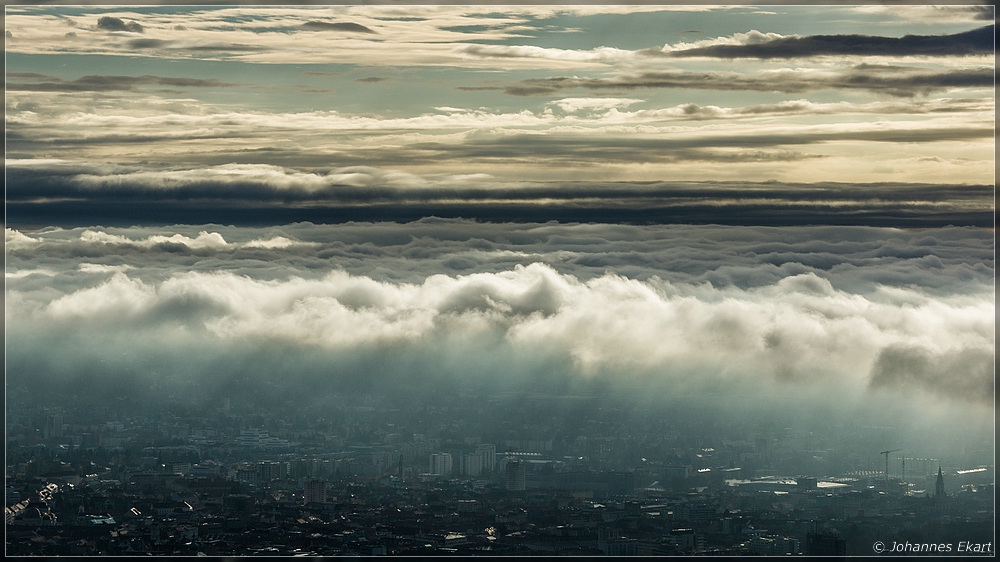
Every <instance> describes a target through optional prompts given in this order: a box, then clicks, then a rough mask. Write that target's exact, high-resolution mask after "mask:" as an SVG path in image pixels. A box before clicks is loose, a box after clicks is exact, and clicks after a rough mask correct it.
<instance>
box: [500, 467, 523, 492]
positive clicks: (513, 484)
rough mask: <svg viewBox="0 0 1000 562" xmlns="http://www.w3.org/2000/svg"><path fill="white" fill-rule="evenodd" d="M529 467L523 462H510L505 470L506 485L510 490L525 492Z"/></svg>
mask: <svg viewBox="0 0 1000 562" xmlns="http://www.w3.org/2000/svg"><path fill="white" fill-rule="evenodd" d="M526 472H527V466H526V464H525V463H524V462H522V461H510V462H508V463H507V467H506V469H505V470H504V484H505V485H506V487H507V489H508V490H511V491H518V492H523V491H524V488H525V473H526Z"/></svg>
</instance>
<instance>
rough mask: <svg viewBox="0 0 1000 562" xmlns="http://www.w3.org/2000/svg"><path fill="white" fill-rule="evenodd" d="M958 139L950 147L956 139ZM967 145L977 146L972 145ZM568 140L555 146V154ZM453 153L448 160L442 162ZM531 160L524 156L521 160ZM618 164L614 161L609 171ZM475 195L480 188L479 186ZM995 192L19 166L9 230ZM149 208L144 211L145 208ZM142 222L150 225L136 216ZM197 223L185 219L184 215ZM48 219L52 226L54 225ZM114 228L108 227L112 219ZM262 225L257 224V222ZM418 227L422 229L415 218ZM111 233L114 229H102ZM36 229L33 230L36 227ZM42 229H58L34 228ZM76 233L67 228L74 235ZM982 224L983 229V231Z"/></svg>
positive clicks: (269, 169)
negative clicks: (100, 219) (96, 223)
mask: <svg viewBox="0 0 1000 562" xmlns="http://www.w3.org/2000/svg"><path fill="white" fill-rule="evenodd" d="M955 134H956V133H955V132H954V131H952V132H949V133H948V135H950V136H948V135H946V136H945V137H943V138H963V137H960V136H959V137H956V136H955ZM968 134H970V135H971V134H972V133H971V132H970V133H968ZM922 136H923V137H925V139H924V140H932V139H934V138H939V137H936V136H933V135H931V134H930V133H921V132H909V133H907V132H903V131H899V132H892V131H876V132H871V133H869V132H862V133H860V134H859V133H842V134H840V135H833V134H829V135H817V136H816V137H814V138H812V139H801V138H797V137H792V136H787V137H785V136H774V137H772V138H767V137H766V136H763V135H762V136H756V137H747V138H746V139H745V141H744V142H745V148H744V149H742V150H738V151H733V150H730V149H728V148H724V147H727V146H734V145H738V144H739V143H736V142H734V141H733V140H732V139H727V140H722V139H718V140H713V139H700V140H695V141H679V140H671V139H635V138H624V137H622V138H618V139H601V141H600V142H598V143H589V142H588V141H586V140H585V139H576V138H568V139H565V138H558V137H551V136H548V137H544V136H542V137H538V138H521V137H518V136H512V137H504V138H501V139H491V140H485V141H481V140H474V141H473V140H470V141H467V142H465V143H463V144H462V145H461V146H458V147H455V146H450V145H449V146H446V147H438V146H434V145H429V146H423V147H422V150H423V151H424V154H425V155H426V154H433V153H434V152H436V151H440V152H441V153H442V154H441V155H438V156H435V159H438V160H440V159H442V158H445V156H447V157H448V158H457V159H461V160H464V161H476V160H481V159H482V160H485V159H493V158H503V159H506V160H507V161H510V160H512V159H514V158H519V157H525V158H526V157H528V155H532V156H531V157H533V158H539V157H547V158H553V159H563V160H570V159H576V160H580V161H585V160H586V159H587V158H588V155H590V154H592V153H593V154H597V153H605V154H606V153H609V152H615V153H618V154H620V156H619V160H620V161H622V162H639V161H650V160H651V159H653V156H650V154H657V155H661V156H660V158H677V159H685V160H691V159H699V158H701V159H704V160H710V159H711V160H715V161H731V160H735V159H744V160H747V159H756V160H758V161H759V160H765V159H774V160H779V159H781V160H787V159H794V158H801V156H800V155H799V154H797V153H794V152H789V151H782V150H776V149H774V148H772V147H773V146H775V145H783V144H790V143H806V142H828V141H829V140H833V139H837V138H862V139H866V140H869V141H874V142H878V141H894V140H896V139H903V138H905V139H907V140H908V141H911V142H912V141H915V140H920V139H921V137H922ZM553 139H557V140H558V142H553ZM445 153H446V154H445ZM522 155H523V156H522ZM602 158H603V160H604V161H607V160H608V158H607V156H603V157H602ZM477 184H478V185H477ZM992 196H993V191H992V186H990V185H948V186H942V185H937V184H906V183H897V184H892V183H883V184H879V185H878V186H877V189H873V188H872V186H871V185H870V184H869V185H865V186H857V185H852V184H837V183H812V184H796V183H778V182H767V183H748V182H737V183H727V182H636V183H629V182H586V181H578V182H551V183H550V182H534V183H511V184H507V185H504V184H500V185H497V183H496V182H495V180H494V179H493V178H491V177H489V176H486V175H482V174H478V175H476V174H473V175H468V174H465V175H456V176H451V175H441V174H435V175H428V176H421V175H416V174H412V173H408V172H403V171H399V170H391V169H380V168H372V167H367V166H354V167H346V168H336V169H332V170H329V171H326V172H302V171H296V170H289V169H284V168H281V167H277V166H265V165H224V166H217V167H211V168H197V169H182V170H160V171H136V170H122V169H117V168H114V167H111V168H107V167H92V166H82V167H74V166H72V165H67V164H48V165H45V164H44V163H40V164H36V163H33V162H31V161H26V162H25V163H21V162H16V161H10V162H8V188H7V206H8V221H9V222H8V223H9V224H12V225H21V224H74V223H75V224H80V222H79V221H84V224H86V221H90V220H96V217H95V218H88V217H90V215H89V214H88V213H91V212H97V211H98V210H100V209H104V210H105V211H107V210H108V209H112V208H114V209H119V208H120V209H121V211H122V212H123V213H124V214H121V215H118V211H116V212H114V213H112V216H119V217H120V219H121V220H123V221H129V220H133V221H139V222H147V221H150V220H153V221H155V222H161V221H177V222H193V221H192V220H191V219H192V218H193V217H204V218H206V219H207V218H210V217H211V216H220V217H223V216H224V217H226V220H227V221H234V222H236V223H240V222H241V221H243V220H249V221H251V222H253V221H258V220H261V219H260V218H259V217H263V216H266V215H267V214H268V213H272V214H274V215H275V216H277V217H284V218H285V219H290V220H321V217H326V218H325V219H322V220H326V221H328V220H332V219H333V217H343V218H341V219H339V220H350V219H349V218H347V217H350V216H352V215H353V216H354V217H356V218H362V217H364V218H368V219H369V220H400V219H401V217H408V218H407V219H406V220H414V219H416V218H420V217H421V216H428V215H437V216H453V217H454V216H464V217H478V218H480V219H482V220H550V219H554V220H570V221H600V222H613V221H618V220H621V221H626V222H645V221H658V222H695V223H705V222H711V223H722V224H817V223H828V224H864V223H865V222H866V221H867V222H869V224H884V225H888V224H895V225H911V226H915V225H925V226H930V225H935V224H937V225H941V224H972V225H982V226H986V225H988V224H992V218H991V217H992ZM140 203H141V204H140ZM136 212H140V214H139V215H137V214H135V213H136ZM188 213H190V215H189V216H188V217H187V218H186V219H185V218H184V217H185V216H186V214H188ZM44 217H47V218H44ZM105 217H107V215H105ZM252 217H257V218H252ZM409 217H412V218H409ZM104 220H107V219H104ZM25 221H28V222H27V223H25ZM34 221H48V222H42V223H37V222H34ZM66 221H69V222H68V223H67V222H66ZM984 221H985V222H984Z"/></svg>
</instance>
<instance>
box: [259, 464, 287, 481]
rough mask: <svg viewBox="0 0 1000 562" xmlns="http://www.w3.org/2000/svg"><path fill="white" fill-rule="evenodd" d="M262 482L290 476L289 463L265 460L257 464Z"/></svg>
mask: <svg viewBox="0 0 1000 562" xmlns="http://www.w3.org/2000/svg"><path fill="white" fill-rule="evenodd" d="M257 471H258V473H259V474H260V481H261V482H270V481H272V480H284V479H285V478H287V477H288V463H284V462H271V461H263V462H261V463H260V464H258V465H257Z"/></svg>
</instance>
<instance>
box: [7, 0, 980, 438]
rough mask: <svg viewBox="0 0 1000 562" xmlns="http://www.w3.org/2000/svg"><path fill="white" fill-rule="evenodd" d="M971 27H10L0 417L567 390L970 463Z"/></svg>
mask: <svg viewBox="0 0 1000 562" xmlns="http://www.w3.org/2000/svg"><path fill="white" fill-rule="evenodd" d="M993 22H994V14H993V8H992V6H941V7H929V6H898V5H897V6H878V5H864V6H822V7H819V6H781V5H779V6H775V5H767V6H763V7H747V6H701V5H696V6H649V5H644V6H592V5H580V6H566V7H559V6H539V5H529V6H508V7H502V6H433V7H428V6H406V5H396V6H361V7H347V6H332V7H331V6H323V7H304V6H266V7H258V6H216V7H200V6H159V7H129V8H125V7H113V6H104V7H94V6H60V5H42V6H7V8H6V19H5V23H6V41H5V45H6V63H7V64H6V90H7V91H6V98H5V103H6V106H5V107H6V123H5V125H6V143H7V144H6V147H7V153H6V224H5V225H6V245H5V254H6V271H5V277H6V291H5V313H6V325H7V330H6V343H7V347H6V351H7V353H6V361H7V376H8V384H10V383H11V381H12V380H13V381H14V383H15V385H24V386H26V387H28V386H30V387H32V388H34V387H36V386H39V385H41V386H40V387H47V388H60V389H63V390H65V391H66V392H83V389H86V388H91V389H93V388H105V389H110V388H123V387H122V386H121V385H126V386H128V387H129V388H133V389H134V388H138V387H146V388H147V389H148V388H160V389H165V388H167V389H173V390H164V391H163V392H164V393H168V392H179V393H184V392H186V393H187V394H189V395H190V394H191V393H190V388H192V387H191V386H190V385H194V387H196V388H199V389H200V390H199V391H198V392H197V393H195V395H198V396H203V395H212V394H217V393H221V392H225V389H226V387H227V385H233V384H236V382H234V381H243V382H242V383H240V384H250V383H248V382H246V381H248V380H260V379H267V380H280V381H282V383H284V384H287V385H290V386H294V385H299V384H301V385H304V388H307V389H308V390H309V392H310V393H313V394H314V395H316V396H321V395H323V393H332V392H338V391H341V390H345V389H355V390H358V389H361V390H366V391H371V390H372V389H382V390H386V389H399V388H406V389H427V388H458V387H462V385H472V386H476V385H478V386H477V388H492V389H501V388H502V389H510V388H519V389H522V390H524V389H534V390H539V389H549V390H552V389H563V390H565V389H567V388H576V385H584V386H586V385H589V384H597V383H600V384H603V385H610V386H609V387H610V388H620V389H632V390H638V391H639V392H640V393H641V394H643V395H644V396H645V399H653V398H652V397H657V398H656V399H663V400H668V399H671V400H681V399H683V400H689V397H690V396H698V397H700V398H698V400H704V401H705V402H706V404H707V403H711V404H713V405H714V407H716V408H721V409H722V410H723V411H724V410H726V409H731V407H733V406H734V405H739V406H741V407H746V408H758V409H759V410H760V411H784V412H789V411H792V412H797V415H799V416H800V417H802V418H806V417H810V416H812V417H815V415H817V414H816V413H817V412H819V411H823V412H827V414H824V415H829V416H831V419H833V418H836V417H837V416H840V418H841V419H851V417H852V416H856V415H857V414H858V412H860V411H864V412H867V413H872V412H875V413H879V414H880V415H884V416H886V418H887V419H890V418H891V423H894V424H901V425H902V426H906V427H911V428H913V427H922V428H924V427H926V425H927V424H929V423H939V424H941V425H942V427H947V428H950V429H949V431H953V432H959V433H960V432H962V431H970V430H972V429H976V430H981V431H986V432H987V433H989V432H990V431H992V427H993V413H994V410H993V404H994V400H993V395H994V391H995V382H994V363H995V361H994V359H995V343H994V340H995V290H994V278H995V269H994V230H993V227H994V191H995V190H994V185H995V140H994V139H995V94H994V74H995V54H994V38H993V36H994V28H993V26H994V23H993ZM248 377H249V378H248ZM52 383H57V384H55V385H54V386H53V385H52ZM46 385H48V386H46ZM116 385H117V386H116ZM184 385H188V386H186V387H185V386H184ZM607 387H608V386H606V387H605V388H607ZM182 388H187V389H188V390H187V391H183V390H178V389H182ZM67 389H68V390H67ZM192 399H194V398H192ZM714 411H718V410H714ZM887 423H888V422H887ZM970 428H971V429H970ZM928 446H930V445H928ZM928 454H934V452H933V451H929V452H928Z"/></svg>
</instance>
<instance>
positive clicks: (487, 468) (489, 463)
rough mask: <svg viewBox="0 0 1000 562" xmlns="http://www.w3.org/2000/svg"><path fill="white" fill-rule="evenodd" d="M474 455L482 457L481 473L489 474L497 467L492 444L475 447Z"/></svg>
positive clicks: (495, 448)
mask: <svg viewBox="0 0 1000 562" xmlns="http://www.w3.org/2000/svg"><path fill="white" fill-rule="evenodd" d="M476 453H478V454H480V455H482V457H483V472H486V473H490V472H493V471H494V470H496V467H497V447H496V445H492V444H483V445H480V446H478V447H476Z"/></svg>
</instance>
